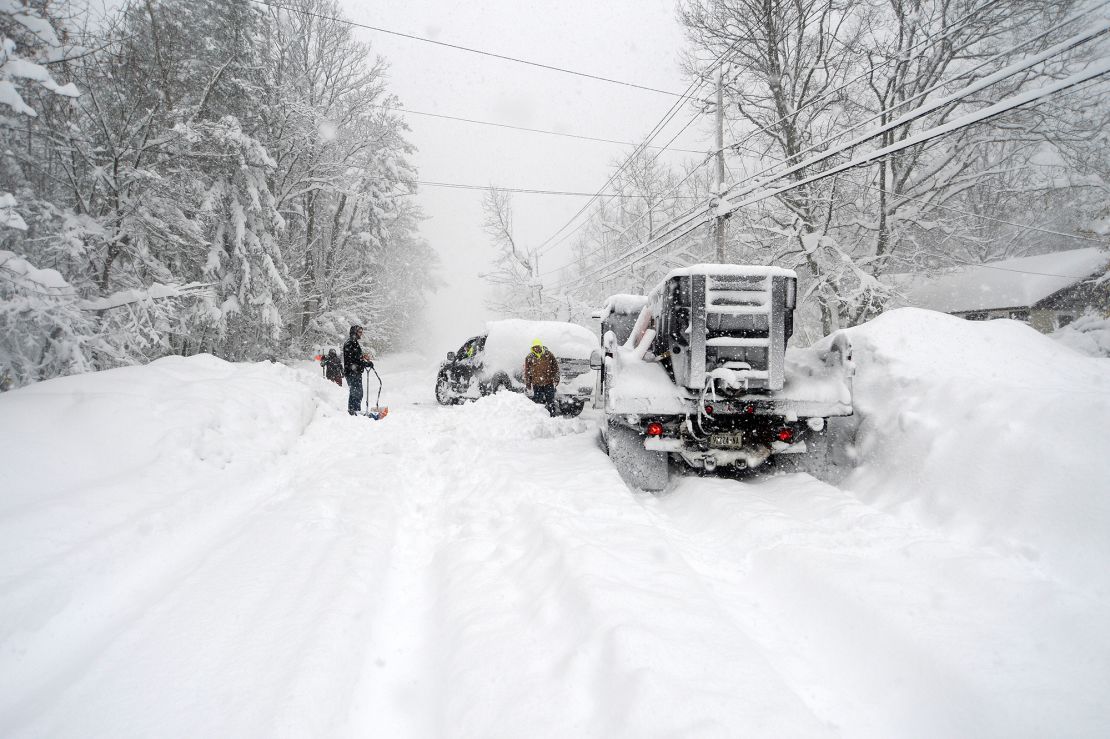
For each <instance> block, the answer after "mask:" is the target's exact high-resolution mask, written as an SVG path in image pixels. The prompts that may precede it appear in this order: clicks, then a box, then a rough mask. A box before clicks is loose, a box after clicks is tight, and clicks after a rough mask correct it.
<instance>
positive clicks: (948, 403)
mask: <svg viewBox="0 0 1110 739" xmlns="http://www.w3.org/2000/svg"><path fill="white" fill-rule="evenodd" d="M849 334H850V336H851V339H852V343H853V345H854V346H855V362H856V378H855V386H854V391H855V411H856V417H855V422H856V423H858V424H859V429H858V436H857V440H856V442H857V449H856V453H857V455H858V462H859V467H858V469H857V470H856V471H855V472H854V473H853V474H851V475H850V476H849V477H848V479H847V480H845V481H844V483H843V487H845V488H846V489H848V490H851V491H853V492H855V493H856V494H858V495H860V496H861V498H862V499H863V500H864V501H865V502H868V503H871V504H873V505H876V506H878V507H880V508H882V509H885V510H890V511H897V512H898V513H899V514H904V515H909V516H911V517H913V518H915V519H917V520H920V521H922V522H924V523H926V524H927V525H930V526H933V527H938V528H944V529H946V530H947V531H949V532H950V533H954V534H957V535H959V536H961V537H963V538H965V539H967V540H970V541H973V542H975V543H979V544H985V545H989V546H992V547H995V548H997V549H999V550H1000V551H1003V552H1008V553H1011V554H1013V555H1014V556H1018V557H1022V558H1025V559H1027V560H1030V561H1033V562H1038V563H1040V564H1041V565H1043V566H1044V567H1045V568H1046V569H1048V570H1050V571H1052V572H1053V573H1055V574H1056V575H1057V576H1061V577H1064V578H1066V579H1068V580H1070V581H1072V582H1074V583H1077V584H1081V585H1089V586H1095V587H1098V588H1100V589H1102V590H1103V591H1104V592H1108V593H1110V568H1108V567H1107V566H1106V563H1107V562H1110V495H1107V491H1108V490H1110V454H1108V453H1107V450H1108V449H1110V447H1108V442H1110V428H1108V426H1110V363H1107V362H1106V361H1103V360H1099V359H1091V358H1088V357H1084V356H1081V355H1079V354H1076V353H1075V352H1073V351H1072V350H1070V349H1068V348H1066V347H1064V346H1061V345H1060V344H1059V343H1057V342H1055V341H1053V340H1052V339H1050V338H1048V337H1046V336H1043V335H1041V334H1039V333H1038V332H1036V331H1034V330H1033V329H1031V328H1029V327H1028V326H1026V325H1024V324H1022V323H1019V322H1017V321H1007V320H999V321H988V322H978V321H965V320H962V319H959V318H954V317H952V316H948V315H945V314H942V313H936V312H933V311H927V310H921V309H916V308H903V309H900V310H896V311H892V312H890V313H887V314H884V315H882V316H879V317H878V318H876V319H875V320H873V321H871V322H869V323H867V324H865V325H863V326H859V327H857V328H853V329H849Z"/></svg>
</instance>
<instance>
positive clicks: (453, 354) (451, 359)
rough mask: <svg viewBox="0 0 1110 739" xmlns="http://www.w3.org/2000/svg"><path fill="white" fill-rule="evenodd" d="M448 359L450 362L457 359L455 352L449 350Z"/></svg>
mask: <svg viewBox="0 0 1110 739" xmlns="http://www.w3.org/2000/svg"><path fill="white" fill-rule="evenodd" d="M447 361H448V362H454V361H455V352H447Z"/></svg>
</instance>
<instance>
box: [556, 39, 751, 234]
mask: <svg viewBox="0 0 1110 739" xmlns="http://www.w3.org/2000/svg"><path fill="white" fill-rule="evenodd" d="M739 44H740V40H739V39H738V40H736V41H734V42H733V43H732V44H731V45H730V46H729V47H728V48H727V49H725V50H724V51H723V52H722V53H721V54H720V55H718V56H717V58H716V59H714V60H713V62H711V63H710V65H709V66H708V67H707V68H706V69H705V70H703V71H702V72H701V73H700V74H699V75H698V79H696V80H693V81H691V82H690V84H689V85H687V86H686V91H687V92H688V93H693V92H694V91H696V90H699V89H701V88H702V86H704V85H705V83H706V81H707V80H708V75H709V73H710V72H712V71H713V70H714V69H715V68H717V67H718V66H720V65H721V64H722V63H724V61H725V59H726V58H727V57H728V55H729V54H731V53H732V52H733V50H734V49H735V48H736V47H737V46H739ZM680 106H681V101H675V103H674V104H673V105H671V107H670V109H669V110H668V111H667V112H666V113H665V114H664V115H663V118H662V119H661V120H660V121H659V122H658V123H656V124H655V126H654V127H653V128H652V130H651V131H650V132H649V133H648V135H647V137H646V138H645V139H644V142H643V143H642V144H641V145H640V146H638V147H637V148H636V149H635V150H634V151H633V152H632V153H631V154H629V155H628V157H627V158H626V159H625V160H624V162H623V163H622V164H621V166H620V167H618V168H617V170H616V171H615V172H613V174H612V175H610V176H609V179H608V180H606V181H605V184H604V185H602V186H601V187H600V188H599V190H598V193H599V197H600V193H601V192H603V191H604V190H605V188H607V187H609V186H610V185H612V184H613V182H615V181H616V179H617V177H619V176H620V174H621V172H623V171H624V170H625V169H626V168H627V167H628V165H629V164H631V163H632V162H633V161H634V160H635V158H636V157H637V156H639V154H640V153H641V152H642V151H643V150H644V149H645V147H646V146H647V145H648V144H650V143H651V141H652V140H653V139H654V138H655V137H656V136H658V135H659V134H660V133H662V131H663V129H664V128H665V127H666V125H667V124H668V123H670V122H671V121H672V120H673V119H674V117H675V116H676V115H677V114H678V111H679V109H680ZM698 118H700V114H699V115H695V116H694V117H693V118H691V119H690V120H689V121H688V122H687V123H686V125H685V126H683V127H682V129H681V130H680V131H679V132H678V133H677V134H675V135H674V136H672V137H671V140H670V141H669V142H668V143H667V146H670V145H671V144H672V143H674V141H675V140H676V139H677V138H678V137H679V136H680V135H682V133H683V132H685V131H686V130H687V129H688V128H689V127H690V126H692V125H693V124H694V123H695V122H696V121H697V120H698ZM658 159H659V155H658V154H657V155H656V156H655V158H654V159H652V163H653V164H654V163H655V162H656V161H657V160H658ZM593 202H594V201H593V200H589V201H587V202H586V203H585V204H584V205H583V206H582V207H581V208H580V209H579V210H578V212H577V213H575V214H574V215H573V216H571V218H570V220H568V221H567V222H566V223H564V224H563V225H562V226H560V227H559V229H558V230H557V231H556V232H555V233H553V234H552V235H551V236H549V237H548V238H547V239H546V240H545V241H544V242H543V243H542V244H540V246H539V247H538V249H537V250H536V251H537V253H538V255H539V256H543V255H544V254H546V253H547V252H549V251H551V250H552V249H554V248H555V247H557V246H559V245H560V244H561V243H563V242H564V241H566V239H568V238H569V237H570V236H571V234H573V233H574V232H575V231H577V230H578V229H579V228H581V227H582V226H583V225H584V224H585V221H583V222H582V223H580V224H579V225H578V226H576V227H575V228H574V229H572V230H571V231H569V232H568V233H567V234H566V235H564V236H563V237H562V238H560V239H559V240H558V241H554V240H555V238H556V237H557V236H559V234H560V233H561V232H563V231H564V230H565V229H566V228H568V227H569V226H570V225H571V224H572V223H574V222H575V221H576V220H577V219H578V217H579V216H581V215H582V214H583V213H585V212H586V211H587V210H588V209H589V207H590V206H591V205H592V204H593ZM553 241H554V243H552V242H553ZM549 245H550V246H549Z"/></svg>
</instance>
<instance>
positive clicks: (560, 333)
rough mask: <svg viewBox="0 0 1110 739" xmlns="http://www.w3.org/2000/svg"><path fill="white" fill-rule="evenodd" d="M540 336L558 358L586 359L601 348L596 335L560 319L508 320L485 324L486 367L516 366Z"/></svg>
mask: <svg viewBox="0 0 1110 739" xmlns="http://www.w3.org/2000/svg"><path fill="white" fill-rule="evenodd" d="M535 339H539V340H540V341H542V342H543V344H544V346H546V347H547V348H548V349H550V350H551V351H552V352H553V353H554V354H555V356H557V357H559V358H561V359H589V358H590V352H592V351H594V350H595V349H598V348H600V344H599V343H598V339H597V336H595V335H594V332H593V331H590V330H589V329H588V328H586V327H585V326H579V325H578V324H576V323H564V322H562V321H525V320H522V319H515V318H514V319H508V320H504V321H490V322H488V323H487V324H486V346H485V349H484V350H483V354H484V356H485V359H484V363H485V365H486V367H487V368H493V367H496V368H499V369H505V370H510V369H516V368H517V367H518V365H522V364H523V362H524V357H525V356H526V355H527V354H528V351H529V350H530V349H531V348H532V342H533V341H534V340H535Z"/></svg>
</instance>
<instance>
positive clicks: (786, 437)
mask: <svg viewBox="0 0 1110 739" xmlns="http://www.w3.org/2000/svg"><path fill="white" fill-rule="evenodd" d="M775 436H777V437H778V439H779V441H790V440H791V439H793V438H794V430H793V429H779V430H778V432H777V433H776V434H775Z"/></svg>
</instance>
